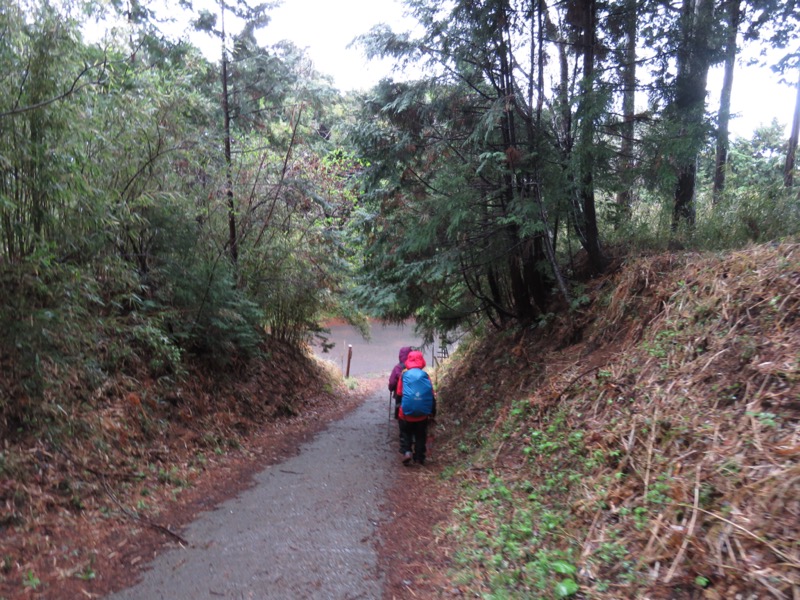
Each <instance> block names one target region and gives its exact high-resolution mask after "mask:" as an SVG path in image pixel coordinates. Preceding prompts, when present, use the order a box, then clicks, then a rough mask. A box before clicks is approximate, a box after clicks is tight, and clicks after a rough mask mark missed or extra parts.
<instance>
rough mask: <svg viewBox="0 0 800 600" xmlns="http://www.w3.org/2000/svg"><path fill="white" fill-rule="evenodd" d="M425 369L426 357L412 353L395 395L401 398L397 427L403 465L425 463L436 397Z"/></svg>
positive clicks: (418, 353)
mask: <svg viewBox="0 0 800 600" xmlns="http://www.w3.org/2000/svg"><path fill="white" fill-rule="evenodd" d="M424 368H425V357H424V356H423V355H422V352H420V351H419V350H411V351H410V352H409V353H408V357H407V358H406V361H405V370H404V371H403V372H402V374H401V376H400V378H399V380H398V384H397V390H398V391H397V393H398V394H399V395H400V397H401V401H400V410H399V411H398V422H399V425H400V453H401V454H402V455H403V464H404V465H409V464H411V461H412V460H413V461H414V462H415V463H417V464H419V465H424V464H425V453H426V450H427V449H426V441H427V438H428V421H429V420H430V419H432V418H433V417H435V416H436V396H435V395H434V393H433V384H432V383H431V378H430V377H428V374H427V373H426V372H425V371H423V369H424Z"/></svg>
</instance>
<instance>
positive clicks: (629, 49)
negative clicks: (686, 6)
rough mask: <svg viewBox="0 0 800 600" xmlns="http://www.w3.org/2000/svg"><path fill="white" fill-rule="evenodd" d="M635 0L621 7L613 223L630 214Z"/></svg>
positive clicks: (634, 80)
mask: <svg viewBox="0 0 800 600" xmlns="http://www.w3.org/2000/svg"><path fill="white" fill-rule="evenodd" d="M636 5H637V2H636V0H628V2H626V6H625V55H624V59H623V61H624V62H623V64H622V127H621V128H620V135H621V138H622V139H621V142H620V147H619V153H620V163H619V165H620V181H621V182H622V185H623V188H622V189H621V190H620V191H619V192H618V193H617V198H616V200H617V210H618V212H619V220H618V221H617V226H619V224H620V223H622V222H623V221H626V220H627V219H628V217H629V216H630V213H631V204H632V192H631V187H632V186H633V177H632V172H633V167H634V160H633V136H634V133H635V131H634V122H635V119H636V25H637V21H638V11H637V8H636Z"/></svg>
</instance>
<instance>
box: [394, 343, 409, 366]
mask: <svg viewBox="0 0 800 600" xmlns="http://www.w3.org/2000/svg"><path fill="white" fill-rule="evenodd" d="M409 352H411V346H403V347H402V348H400V354H399V355H398V356H397V357H398V358H399V359H400V362H401V363H404V362H406V359H407V358H408V353H409Z"/></svg>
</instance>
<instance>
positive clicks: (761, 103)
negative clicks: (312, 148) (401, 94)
mask: <svg viewBox="0 0 800 600" xmlns="http://www.w3.org/2000/svg"><path fill="white" fill-rule="evenodd" d="M404 10H405V9H404V7H403V5H402V4H401V0H284V4H283V5H282V6H280V7H279V8H277V9H275V10H273V11H272V12H271V13H270V14H271V17H272V22H271V23H270V25H269V26H268V27H266V28H265V29H264V32H265V33H266V38H265V39H263V42H264V43H265V45H269V44H271V43H274V42H277V41H279V40H281V39H289V40H292V41H293V42H294V43H295V44H297V45H298V46H299V47H301V48H306V49H307V51H308V54H309V56H310V57H311V59H312V61H313V62H314V65H315V66H316V68H317V70H318V71H320V72H321V73H325V74H328V75H331V76H332V77H333V79H334V83H335V85H336V87H338V88H339V89H340V90H342V91H348V90H353V89H368V88H369V87H371V86H372V85H374V84H375V83H377V82H378V81H379V80H380V79H381V78H383V77H386V76H389V75H391V72H390V68H391V63H390V62H388V61H387V62H382V63H378V62H375V61H372V62H368V61H366V59H365V58H364V57H363V55H362V53H361V51H360V50H359V49H358V48H351V49H347V46H348V44H350V42H351V41H352V40H353V38H355V37H356V36H358V35H361V34H363V33H366V32H368V31H369V30H370V29H371V28H372V27H373V26H374V25H377V24H379V23H386V24H388V25H389V26H390V27H391V28H392V29H393V30H395V31H406V30H410V29H412V28H413V26H414V21H413V19H411V18H409V17H405V16H404V14H403V13H404ZM721 85H722V70H721V68H716V69H714V70H713V71H712V73H711V74H710V76H709V88H710V92H709V98H708V105H709V108H711V109H713V110H716V107H717V105H718V102H719V91H718V90H719V88H720V86H721ZM795 95H796V91H795V88H794V87H792V86H788V85H785V84H783V85H782V84H779V83H778V76H777V75H775V74H774V73H773V72H772V71H771V70H770V69H769V68H768V67H742V66H740V67H738V68H737V72H736V74H735V76H734V84H733V100H732V104H733V106H732V114H733V118H732V121H731V132H732V133H733V134H734V135H741V136H745V137H749V136H750V135H751V133H752V132H753V130H754V129H755V128H757V127H758V126H760V125H762V124H763V125H766V124H769V123H770V122H771V121H772V119H773V118H777V119H778V122H780V123H782V124H783V125H785V126H786V128H787V136H788V128H789V125H790V124H791V118H792V113H793V110H794V102H795Z"/></svg>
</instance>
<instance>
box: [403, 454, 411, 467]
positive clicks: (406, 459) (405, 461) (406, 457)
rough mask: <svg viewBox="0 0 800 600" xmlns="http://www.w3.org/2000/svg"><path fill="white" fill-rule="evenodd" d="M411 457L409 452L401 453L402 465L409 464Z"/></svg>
mask: <svg viewBox="0 0 800 600" xmlns="http://www.w3.org/2000/svg"><path fill="white" fill-rule="evenodd" d="M411 458H412V455H411V452H406V453H405V454H403V464H404V465H407V464H409V463H410V462H411Z"/></svg>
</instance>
